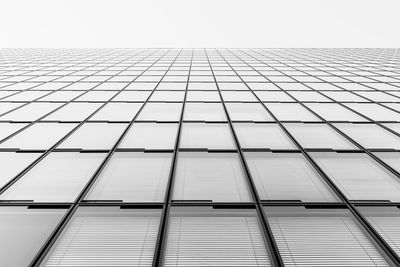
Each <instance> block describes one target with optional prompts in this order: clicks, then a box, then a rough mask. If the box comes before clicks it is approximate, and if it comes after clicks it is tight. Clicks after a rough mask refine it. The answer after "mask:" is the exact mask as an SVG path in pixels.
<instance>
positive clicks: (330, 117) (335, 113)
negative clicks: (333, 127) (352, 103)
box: [305, 103, 367, 121]
mask: <svg viewBox="0 0 400 267" xmlns="http://www.w3.org/2000/svg"><path fill="white" fill-rule="evenodd" d="M305 105H306V106H307V107H309V108H310V109H311V110H313V111H314V112H315V113H317V114H318V115H319V116H321V117H322V118H323V119H325V120H327V121H367V120H366V119H364V118H363V117H361V116H359V115H357V114H356V113H354V112H353V111H351V110H349V109H347V108H345V107H343V106H341V105H339V104H336V103H324V104H319V103H307V104H305Z"/></svg>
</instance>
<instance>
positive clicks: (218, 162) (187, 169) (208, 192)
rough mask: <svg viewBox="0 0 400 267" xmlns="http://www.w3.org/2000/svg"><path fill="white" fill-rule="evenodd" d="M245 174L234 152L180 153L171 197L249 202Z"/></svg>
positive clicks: (176, 198)
mask: <svg viewBox="0 0 400 267" xmlns="http://www.w3.org/2000/svg"><path fill="white" fill-rule="evenodd" d="M245 179H246V176H245V173H244V171H243V169H242V167H241V163H240V160H239V157H238V155H237V154H236V153H206V152H194V153H192V152H181V153H179V156H178V165H177V169H176V174H175V181H174V192H173V199H174V200H186V201H214V202H248V201H251V198H250V195H249V191H248V187H247V184H246V181H245Z"/></svg>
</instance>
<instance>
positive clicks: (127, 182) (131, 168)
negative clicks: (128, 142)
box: [86, 152, 172, 202]
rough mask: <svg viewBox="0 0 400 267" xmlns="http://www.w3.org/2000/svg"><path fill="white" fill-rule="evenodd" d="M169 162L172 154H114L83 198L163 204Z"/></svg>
mask: <svg viewBox="0 0 400 267" xmlns="http://www.w3.org/2000/svg"><path fill="white" fill-rule="evenodd" d="M171 161H172V154H171V153H142V152H120V153H119V152H117V153H115V154H114V155H113V157H112V159H111V161H110V162H109V163H108V164H107V165H106V167H105V169H104V170H103V172H102V173H101V174H100V176H99V177H98V178H97V180H96V183H95V184H94V185H93V187H92V188H91V190H90V192H89V193H88V195H87V196H86V199H87V200H114V201H115V200H119V201H125V202H162V201H164V195H165V190H166V188H167V183H168V177H169V173H170V167H171Z"/></svg>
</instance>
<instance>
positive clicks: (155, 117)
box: [137, 103, 182, 121]
mask: <svg viewBox="0 0 400 267" xmlns="http://www.w3.org/2000/svg"><path fill="white" fill-rule="evenodd" d="M181 110H182V103H147V104H146V105H145V106H144V107H143V109H142V111H141V112H140V113H139V115H138V117H137V120H139V121H179V118H180V116H181Z"/></svg>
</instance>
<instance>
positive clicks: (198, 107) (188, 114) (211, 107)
mask: <svg viewBox="0 0 400 267" xmlns="http://www.w3.org/2000/svg"><path fill="white" fill-rule="evenodd" d="M183 119H184V120H185V121H226V115H225V110H224V108H223V106H222V104H221V103H186V104H185V111H184V115H183Z"/></svg>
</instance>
